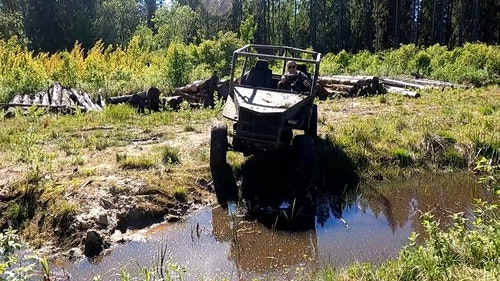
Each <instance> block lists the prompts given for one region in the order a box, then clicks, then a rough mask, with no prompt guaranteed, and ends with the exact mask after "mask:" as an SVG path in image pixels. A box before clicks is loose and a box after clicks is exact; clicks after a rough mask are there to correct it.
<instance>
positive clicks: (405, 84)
mask: <svg viewBox="0 0 500 281" xmlns="http://www.w3.org/2000/svg"><path fill="white" fill-rule="evenodd" d="M380 81H381V82H382V83H383V84H384V85H387V86H391V87H399V88H414V89H424V88H425V86H423V85H419V84H416V83H410V82H404V81H399V80H394V79H389V78H380Z"/></svg>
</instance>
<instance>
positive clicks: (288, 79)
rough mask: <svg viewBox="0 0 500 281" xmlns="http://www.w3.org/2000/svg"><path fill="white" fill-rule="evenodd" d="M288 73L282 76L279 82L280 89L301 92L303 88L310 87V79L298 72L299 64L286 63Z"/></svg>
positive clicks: (291, 61) (293, 62)
mask: <svg viewBox="0 0 500 281" xmlns="http://www.w3.org/2000/svg"><path fill="white" fill-rule="evenodd" d="M286 68H287V70H288V72H287V73H285V74H284V75H282V76H281V80H280V81H279V82H278V89H285V90H294V91H301V90H302V89H303V87H305V88H308V87H309V85H310V84H309V81H308V80H309V78H308V77H307V74H305V73H304V72H302V71H299V70H297V63H295V61H293V60H290V61H288V62H287V63H286Z"/></svg>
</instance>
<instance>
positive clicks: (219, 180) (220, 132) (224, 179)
mask: <svg viewBox="0 0 500 281" xmlns="http://www.w3.org/2000/svg"><path fill="white" fill-rule="evenodd" d="M228 147H229V144H228V142H227V125H226V124H225V123H222V122H217V123H215V124H214V125H213V126H212V129H211V134H210V172H211V174H212V180H213V185H214V189H215V194H216V196H217V202H219V204H225V203H227V201H228V200H231V199H235V198H236V197H237V193H238V190H237V187H236V180H235V179H234V176H233V171H232V170H231V166H229V164H228V163H227V162H226V154H227V150H228Z"/></svg>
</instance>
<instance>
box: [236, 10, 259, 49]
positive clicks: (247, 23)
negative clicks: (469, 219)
mask: <svg viewBox="0 0 500 281" xmlns="http://www.w3.org/2000/svg"><path fill="white" fill-rule="evenodd" d="M256 30H257V25H256V24H255V21H254V19H253V16H252V15H249V16H248V17H247V18H246V19H245V20H244V21H243V22H242V23H241V26H240V38H241V41H243V42H244V43H247V44H248V43H252V42H253V38H254V36H255V31H256Z"/></svg>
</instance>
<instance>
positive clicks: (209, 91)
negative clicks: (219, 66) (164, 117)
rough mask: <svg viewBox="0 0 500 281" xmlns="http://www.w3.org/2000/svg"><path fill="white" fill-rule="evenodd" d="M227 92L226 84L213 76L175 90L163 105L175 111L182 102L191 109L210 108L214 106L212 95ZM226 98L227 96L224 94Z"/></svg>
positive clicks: (227, 85) (227, 86)
mask: <svg viewBox="0 0 500 281" xmlns="http://www.w3.org/2000/svg"><path fill="white" fill-rule="evenodd" d="M224 89H226V91H229V84H228V83H227V82H220V81H219V77H217V76H216V75H213V76H212V77H210V78H208V79H206V80H198V81H194V82H193V83H191V84H188V85H186V86H183V87H179V88H176V89H175V90H174V92H173V93H172V95H170V96H168V97H166V98H165V103H166V104H167V105H168V106H169V107H170V108H172V109H174V110H177V109H178V108H179V106H180V104H181V103H182V102H183V101H186V102H188V103H189V104H190V106H191V107H210V106H213V105H214V93H215V92H216V91H217V93H218V95H219V96H220V95H221V94H220V93H221V92H223V91H224ZM226 96H227V94H226Z"/></svg>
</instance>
